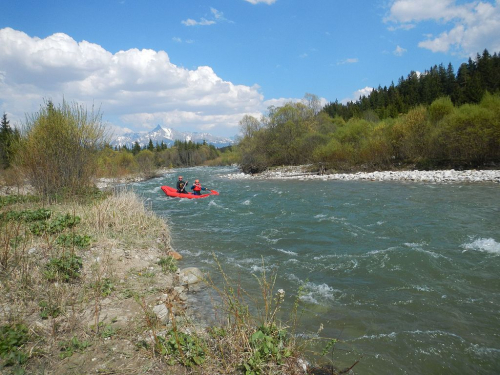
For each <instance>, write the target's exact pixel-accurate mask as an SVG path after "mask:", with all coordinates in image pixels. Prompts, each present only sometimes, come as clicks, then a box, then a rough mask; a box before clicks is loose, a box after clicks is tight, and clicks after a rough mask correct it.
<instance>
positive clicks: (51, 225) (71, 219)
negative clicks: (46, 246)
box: [30, 214, 81, 236]
mask: <svg viewBox="0 0 500 375" xmlns="http://www.w3.org/2000/svg"><path fill="white" fill-rule="evenodd" d="M80 221H81V219H80V217H79V216H73V215H71V214H65V215H57V216H56V217H55V218H53V219H52V220H51V221H37V222H35V223H33V224H31V225H30V231H31V233H33V234H35V235H37V236H41V235H43V234H44V233H48V234H56V233H61V232H62V231H64V230H65V229H66V228H73V227H74V226H75V225H77V224H78V223H80Z"/></svg>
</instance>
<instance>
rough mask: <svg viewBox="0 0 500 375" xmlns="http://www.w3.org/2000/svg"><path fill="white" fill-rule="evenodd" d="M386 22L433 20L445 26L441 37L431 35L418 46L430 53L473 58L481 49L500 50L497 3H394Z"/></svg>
mask: <svg viewBox="0 0 500 375" xmlns="http://www.w3.org/2000/svg"><path fill="white" fill-rule="evenodd" d="M385 21H386V22H394V23H396V24H401V26H400V28H401V27H403V26H405V25H406V26H409V25H411V26H412V27H413V26H414V24H415V23H419V22H423V21H435V22H439V23H440V24H443V25H444V26H445V27H446V26H447V27H448V30H447V31H444V32H442V33H441V34H440V35H430V36H428V37H427V39H426V40H423V41H421V42H420V43H419V44H418V45H419V47H421V48H426V49H429V50H431V51H433V52H448V51H450V50H452V51H457V52H459V53H461V54H464V55H475V54H476V53H478V52H479V53H480V52H482V51H483V49H485V48H486V49H488V50H490V51H492V52H497V51H499V50H500V0H496V1H493V2H487V1H474V2H468V3H461V4H458V2H457V1H456V0H418V1H416V0H396V1H394V2H393V3H392V5H391V7H390V11H389V15H388V16H387V17H386V18H385Z"/></svg>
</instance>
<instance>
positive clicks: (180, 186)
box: [177, 176, 188, 194]
mask: <svg viewBox="0 0 500 375" xmlns="http://www.w3.org/2000/svg"><path fill="white" fill-rule="evenodd" d="M186 185H187V182H186V181H183V180H182V176H179V181H177V192H178V193H184V194H187V193H188V192H187V191H186Z"/></svg>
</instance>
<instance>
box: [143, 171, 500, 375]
mask: <svg viewBox="0 0 500 375" xmlns="http://www.w3.org/2000/svg"><path fill="white" fill-rule="evenodd" d="M236 172H237V170H236V169H235V168H231V167H220V168H206V167H205V168H202V167H199V168H189V169H178V170H175V171H172V173H167V174H166V175H164V176H163V177H161V178H157V179H153V180H149V181H145V182H140V183H136V184H134V185H133V189H134V190H135V191H136V192H137V193H138V194H139V195H141V196H143V197H144V198H146V199H147V200H146V202H147V204H149V205H150V206H151V208H152V209H153V210H154V211H155V212H156V213H157V214H158V215H160V216H162V217H164V218H165V219H166V220H167V222H168V224H169V225H170V228H171V232H172V233H171V235H172V245H173V247H174V249H175V250H177V251H178V252H179V253H181V254H182V255H183V256H184V260H182V263H181V266H182V267H187V266H196V267H199V268H201V269H202V270H204V271H207V272H213V271H214V270H215V268H216V267H215V265H214V264H215V260H214V254H215V255H216V256H217V258H218V260H219V262H220V263H221V265H222V267H223V268H224V270H225V272H226V273H227V274H228V275H229V276H230V277H231V278H233V279H234V280H237V281H238V283H240V284H241V285H242V286H243V287H244V288H245V289H246V290H250V291H251V290H255V289H258V283H257V281H256V278H255V277H254V276H252V275H257V276H258V275H260V274H261V272H262V270H263V269H266V270H267V271H268V272H270V271H271V270H273V269H274V270H277V275H278V279H277V283H276V288H283V289H284V290H285V291H286V295H287V299H286V303H287V306H291V305H292V303H293V300H294V296H295V294H296V293H297V291H298V290H299V287H302V288H303V292H302V294H301V297H300V300H301V305H300V309H301V311H303V314H302V316H301V320H300V322H301V326H300V327H299V329H298V333H299V334H303V335H304V336H305V337H314V332H317V331H318V328H319V327H320V325H323V327H324V329H323V331H322V332H321V333H320V336H323V337H329V338H337V339H339V340H340V342H339V343H338V344H337V345H336V346H335V350H334V351H333V354H330V355H329V356H328V358H330V359H333V361H334V362H335V364H336V365H338V366H339V367H341V368H342V367H348V366H350V365H351V364H352V363H354V361H355V360H357V359H360V362H359V363H358V364H357V365H356V366H355V367H354V372H355V373H358V374H459V373H460V374H498V373H500V278H499V274H500V186H499V184H497V183H475V184H464V183H462V184H459V183H450V184H431V183H415V182H413V183H408V182H373V181H370V182H368V181H299V180H296V181H295V180H294V181H283V180H248V179H245V180H237V179H228V178H227V175H228V174H231V173H236ZM179 174H182V175H183V176H184V179H185V180H189V181H190V182H192V181H194V179H195V178H199V179H200V180H201V183H202V184H203V185H204V186H207V187H209V188H210V189H215V190H218V191H219V192H220V195H219V196H211V197H208V198H206V199H197V200H188V199H176V198H168V197H166V196H165V195H164V194H163V192H162V191H161V190H160V186H161V185H171V186H174V185H175V183H176V180H177V175H179Z"/></svg>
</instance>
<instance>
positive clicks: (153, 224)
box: [0, 102, 350, 374]
mask: <svg viewBox="0 0 500 375" xmlns="http://www.w3.org/2000/svg"><path fill="white" fill-rule="evenodd" d="M12 145H13V148H12V150H14V151H15V152H13V153H12V154H11V155H14V157H12V158H10V159H9V160H8V161H9V164H10V165H9V169H10V170H11V171H14V172H15V173H16V174H18V177H17V178H18V180H17V181H23V182H24V181H26V182H27V183H28V184H29V185H30V186H31V190H32V191H33V192H34V194H32V195H30V194H26V195H13V194H10V195H5V196H1V197H0V244H1V247H0V285H1V290H2V293H0V369H1V371H2V373H6V374H23V373H30V374H82V373H99V374H116V373H119V374H145V373H148V374H164V373H170V374H187V373H199V374H214V373H224V374H231V373H234V374H238V373H244V374H303V373H305V372H309V373H315V372H317V371H323V370H324V369H327V370H328V371H329V373H333V371H334V370H333V367H331V366H329V367H324V368H314V367H313V366H309V367H306V364H305V362H304V360H303V357H304V353H305V350H306V346H305V345H306V342H305V341H299V340H297V337H296V335H295V334H294V332H295V329H296V328H297V326H298V318H299V316H300V309H299V305H298V301H299V299H298V296H299V295H300V294H297V295H296V296H295V297H294V298H295V300H296V301H297V303H296V304H295V305H294V306H295V307H294V309H293V311H292V312H291V314H289V315H285V314H284V312H282V311H281V305H282V303H283V301H284V299H285V298H286V297H285V292H284V291H282V290H278V291H276V290H275V288H274V285H275V280H276V275H266V274H262V275H259V276H258V277H257V281H258V284H259V287H260V292H261V298H260V299H258V301H260V302H257V303H254V302H255V299H253V296H252V294H251V293H247V292H245V291H244V290H242V288H241V287H240V286H239V285H238V283H237V282H234V281H232V280H231V279H230V278H229V277H228V276H227V275H225V274H224V271H223V270H222V269H220V268H219V269H218V270H214V272H220V273H221V274H222V275H223V280H224V282H223V283H222V285H215V284H214V283H212V282H211V281H210V280H211V279H210V274H207V275H203V274H201V273H200V272H199V271H198V272H195V271H194V270H190V269H189V268H185V269H179V263H178V262H177V261H176V260H175V259H174V255H175V252H173V250H172V249H171V247H170V235H169V229H168V226H167V224H166V222H165V221H164V220H163V219H161V218H159V217H157V216H156V215H154V214H153V213H152V211H151V210H150V209H148V207H147V205H146V204H145V202H144V201H142V200H141V199H140V198H139V197H138V196H136V195H135V194H134V193H133V192H130V191H126V190H122V191H118V190H114V191H112V192H107V193H104V192H102V191H100V190H97V189H96V188H94V187H93V181H94V178H95V175H96V171H97V170H98V168H99V157H100V156H101V154H100V152H101V151H102V150H103V149H104V148H105V147H106V137H105V132H104V129H103V127H102V124H101V121H100V116H99V114H98V113H94V112H92V113H90V114H89V113H88V112H87V111H86V110H85V109H84V108H82V107H80V106H78V105H76V104H75V105H71V104H68V103H66V102H63V103H62V105H60V106H59V107H56V106H54V105H53V104H52V103H51V102H49V103H48V104H47V105H46V106H45V107H44V108H42V109H41V110H40V112H38V113H36V114H34V115H33V116H32V117H30V118H29V120H28V122H27V124H26V126H25V128H24V129H23V132H22V133H20V134H19V135H18V137H17V139H14V138H13V139H12ZM19 190H21V189H19ZM193 275H194V277H195V280H194V281H193V279H192V278H193ZM197 282H198V284H200V283H201V284H202V285H207V286H209V287H210V288H212V289H213V290H214V292H215V293H214V301H217V303H216V304H214V307H213V312H214V319H213V323H211V325H210V326H204V325H203V324H200V321H199V319H195V318H193V317H192V311H191V310H190V309H186V305H185V301H186V299H187V298H188V296H187V293H188V292H194V291H196V290H197V288H198V286H195V285H196V283H197ZM288 298H290V297H288ZM195 322H197V323H196V324H195ZM316 340H321V339H316ZM335 342H336V341H335V340H331V339H326V348H325V351H324V352H323V353H321V354H323V356H324V357H325V359H326V357H327V358H328V359H330V358H331V355H332V353H333V348H334V345H333V344H334V343H335ZM349 370H350V369H346V370H345V371H344V372H348V371H349Z"/></svg>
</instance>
